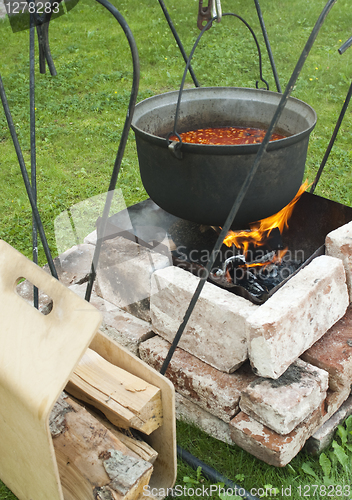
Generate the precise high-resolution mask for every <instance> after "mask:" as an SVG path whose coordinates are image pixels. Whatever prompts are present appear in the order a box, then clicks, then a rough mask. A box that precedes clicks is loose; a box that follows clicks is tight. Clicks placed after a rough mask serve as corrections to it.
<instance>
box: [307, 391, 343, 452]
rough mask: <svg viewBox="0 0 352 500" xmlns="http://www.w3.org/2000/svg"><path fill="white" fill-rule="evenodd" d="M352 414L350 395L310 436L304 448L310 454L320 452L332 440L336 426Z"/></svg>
mask: <svg viewBox="0 0 352 500" xmlns="http://www.w3.org/2000/svg"><path fill="white" fill-rule="evenodd" d="M351 414H352V396H350V397H349V398H348V399H347V400H346V401H345V402H344V403H343V404H342V406H341V407H340V408H339V409H338V410H337V411H336V412H335V413H334V414H333V415H332V416H331V417H330V418H329V419H328V420H327V421H326V422H325V423H324V424H323V425H322V426H321V427H319V429H318V430H317V431H316V432H315V433H314V434H313V436H311V437H310V438H309V439H308V441H307V442H306V444H305V449H306V450H307V451H308V453H311V454H312V455H318V454H320V453H321V452H322V451H323V450H324V449H325V448H327V447H328V446H329V444H330V443H331V441H332V440H333V437H334V434H335V431H336V428H337V426H338V425H340V424H342V423H343V421H344V420H345V419H346V418H347V417H348V416H349V415H351Z"/></svg>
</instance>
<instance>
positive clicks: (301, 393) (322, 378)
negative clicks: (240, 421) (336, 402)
mask: <svg viewBox="0 0 352 500" xmlns="http://www.w3.org/2000/svg"><path fill="white" fill-rule="evenodd" d="M328 383H329V375H328V373H327V372H326V371H325V370H321V369H319V368H316V367H314V366H312V365H310V364H308V363H305V362H304V361H302V360H301V359H298V360H297V361H296V362H295V363H293V364H292V365H291V366H289V368H288V369H287V370H286V371H285V373H284V374H283V375H281V377H279V378H278V379H276V380H272V379H264V378H258V379H257V380H254V381H253V382H251V383H250V384H249V385H248V386H247V388H246V389H244V391H243V392H242V395H241V400H240V408H241V410H242V411H244V412H245V413H247V415H250V416H251V417H253V418H254V419H256V420H258V422H261V423H262V424H264V425H266V426H267V427H269V429H272V430H273V431H275V432H277V433H278V434H282V435H285V434H289V433H290V432H291V431H292V430H293V429H294V428H295V427H297V425H298V424H300V423H301V422H302V421H303V420H304V419H305V418H306V417H308V415H310V414H311V413H313V411H314V410H316V409H317V408H318V407H319V406H320V405H321V403H322V402H323V401H324V399H325V398H326V392H327V389H328Z"/></svg>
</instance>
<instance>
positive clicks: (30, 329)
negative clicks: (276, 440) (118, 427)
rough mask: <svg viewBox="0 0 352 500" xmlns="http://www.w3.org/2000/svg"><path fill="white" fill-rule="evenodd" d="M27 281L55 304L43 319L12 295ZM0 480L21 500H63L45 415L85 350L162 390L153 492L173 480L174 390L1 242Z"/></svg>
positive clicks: (88, 309) (152, 439)
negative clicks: (96, 353) (93, 352)
mask: <svg viewBox="0 0 352 500" xmlns="http://www.w3.org/2000/svg"><path fill="white" fill-rule="evenodd" d="M21 278H25V279H28V280H29V281H30V282H31V283H33V284H35V285H36V286H37V287H38V288H39V289H40V290H42V291H43V292H44V293H46V294H47V295H48V296H49V297H51V298H52V299H53V308H52V311H51V312H50V313H49V314H47V315H44V314H42V313H41V312H39V311H38V310H36V309H35V308H34V307H33V306H32V305H30V304H28V303H27V302H25V300H24V299H23V298H22V297H20V296H19V295H18V294H17V292H16V284H17V283H18V281H19V280H20V279H21ZM0 317H1V328H0V401H1V404H0V479H1V480H2V481H3V482H4V483H5V484H6V485H7V487H8V488H9V489H11V490H12V491H13V493H14V494H15V495H16V496H17V497H18V499H19V500H33V499H35V500H47V499H48V498H50V500H64V496H63V492H62V487H61V483H60V476H59V470H58V466H57V462H56V458H55V451H54V446H53V442H52V438H51V435H50V431H49V415H50V412H51V410H52V408H53V406H54V404H55V402H56V401H57V399H58V397H59V395H60V394H61V392H62V390H63V389H64V387H65V386H66V383H67V381H68V380H69V378H70V376H71V374H72V372H73V370H74V368H75V367H76V365H77V364H78V362H79V360H80V359H81V357H82V355H83V354H84V352H85V350H86V349H87V347H88V346H90V347H91V348H92V349H94V350H95V351H96V352H98V353H99V354H100V355H101V356H103V357H104V358H105V359H106V360H107V361H109V362H111V363H113V364H115V365H117V366H119V367H121V368H123V369H124V370H126V371H128V372H130V373H132V374H134V375H136V376H138V377H140V378H141V379H143V380H145V381H146V382H148V383H151V384H153V385H155V386H157V387H159V388H160V389H161V393H162V406H163V415H164V423H163V425H162V426H161V427H160V428H159V429H157V430H156V431H154V432H153V433H152V434H151V435H150V436H148V439H146V440H147V441H148V443H149V444H150V445H151V446H152V447H153V448H154V449H155V450H156V451H157V452H158V458H157V460H156V462H155V463H154V472H153V475H152V478H151V481H150V487H151V488H157V489H158V490H160V489H165V490H167V488H171V487H172V486H173V484H174V482H175V480H176V428H175V427H176V424H175V399H174V388H173V386H172V384H171V383H170V382H169V381H168V380H167V379H166V378H165V377H163V376H161V375H160V374H159V373H158V372H156V371H155V370H153V369H152V368H150V367H149V366H148V365H146V364H145V363H144V362H142V361H141V360H140V359H139V358H137V357H136V356H134V355H132V354H131V353H129V352H128V351H127V350H126V349H124V348H122V347H121V346H119V345H118V344H117V343H116V342H114V341H112V340H110V339H109V338H108V337H106V336H105V335H104V334H102V333H100V332H99V331H98V328H99V326H100V324H101V320H102V318H101V313H100V312H99V311H98V310H97V309H95V308H94V307H93V306H92V305H91V304H89V303H87V302H86V301H84V300H82V299H81V298H79V297H78V296H77V295H75V294H74V293H73V292H72V291H70V290H68V289H67V288H66V287H64V286H63V285H62V284H61V283H59V282H58V281H57V280H56V279H55V278H53V277H51V276H49V275H48V274H47V273H46V272H45V271H43V270H42V269H40V268H39V267H38V266H36V265H35V264H33V263H32V262H31V261H30V260H28V259H27V258H26V257H24V256H23V255H21V254H20V253H19V252H17V251H16V250H14V249H13V248H12V247H11V246H10V245H8V244H7V243H5V242H4V241H0Z"/></svg>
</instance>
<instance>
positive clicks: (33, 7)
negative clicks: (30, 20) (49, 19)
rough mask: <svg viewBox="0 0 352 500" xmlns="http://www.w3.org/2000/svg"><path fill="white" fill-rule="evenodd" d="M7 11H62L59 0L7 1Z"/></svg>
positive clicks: (53, 12)
mask: <svg viewBox="0 0 352 500" xmlns="http://www.w3.org/2000/svg"><path fill="white" fill-rule="evenodd" d="M5 7H6V12H7V14H8V15H13V14H23V13H24V12H29V13H30V14H34V13H37V14H44V13H45V14H50V13H52V14H58V13H59V12H60V5H59V2H53V3H51V2H45V3H44V2H29V3H28V2H7V3H5Z"/></svg>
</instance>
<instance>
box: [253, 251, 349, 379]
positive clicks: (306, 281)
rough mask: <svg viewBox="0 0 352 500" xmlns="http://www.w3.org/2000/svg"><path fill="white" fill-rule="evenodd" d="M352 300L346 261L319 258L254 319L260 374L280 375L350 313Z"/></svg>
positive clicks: (255, 357) (255, 360) (255, 365)
mask: <svg viewBox="0 0 352 500" xmlns="http://www.w3.org/2000/svg"><path fill="white" fill-rule="evenodd" d="M348 302H349V300H348V291H347V286H346V283H345V272H344V268H343V265H342V262H341V260H339V259H335V258H333V257H328V256H325V255H324V256H321V257H317V258H315V259H314V260H313V261H312V262H311V263H310V264H309V265H307V266H306V267H305V268H304V269H302V270H301V271H300V272H299V273H297V274H296V275H295V276H293V277H292V278H291V279H290V280H289V281H288V282H287V283H286V284H285V285H284V286H283V287H282V288H280V289H279V290H278V291H277V292H276V293H275V294H274V295H273V296H272V297H270V299H269V300H267V302H265V303H264V304H263V305H262V306H260V307H259V309H257V310H256V311H255V312H254V313H253V314H252V315H251V316H250V317H249V318H248V320H247V325H248V330H247V333H248V348H249V358H250V361H251V364H252V367H253V369H254V371H255V373H256V374H257V375H260V376H262V377H268V378H274V379H276V378H278V377H280V375H282V374H283V373H284V371H285V370H286V369H287V368H288V367H289V365H290V364H291V363H293V362H294V361H295V360H296V359H297V358H298V357H299V356H300V355H301V354H302V353H303V352H304V351H305V350H307V349H308V348H309V347H310V346H311V345H312V344H313V343H314V342H316V341H317V340H318V339H319V338H320V337H322V336H323V335H324V333H325V332H326V331H327V330H328V329H329V328H330V327H331V326H332V325H333V324H334V323H336V321H338V320H339V319H340V318H341V317H342V316H343V315H344V314H345V312H346V309H347V306H348Z"/></svg>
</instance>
